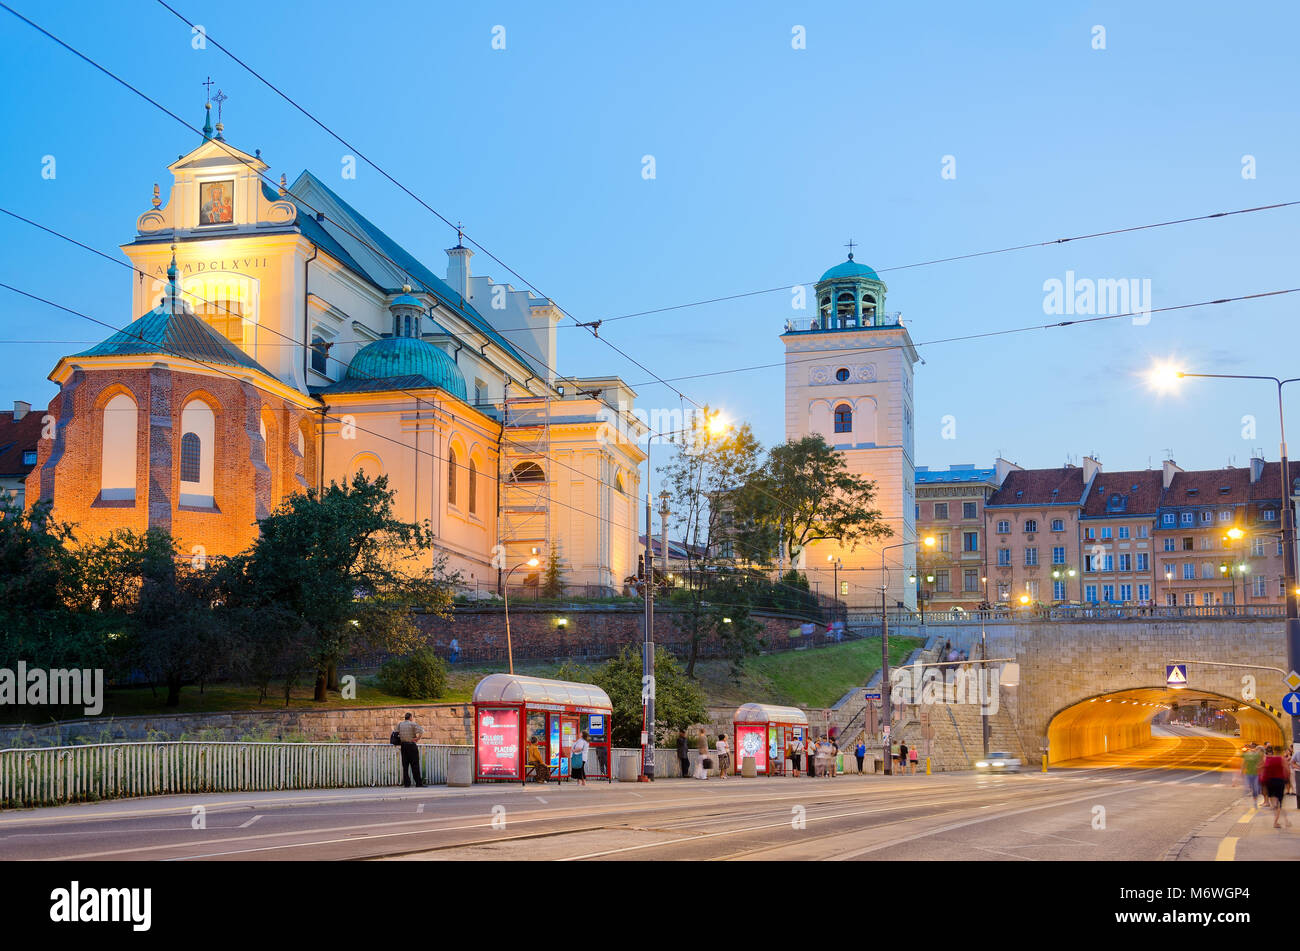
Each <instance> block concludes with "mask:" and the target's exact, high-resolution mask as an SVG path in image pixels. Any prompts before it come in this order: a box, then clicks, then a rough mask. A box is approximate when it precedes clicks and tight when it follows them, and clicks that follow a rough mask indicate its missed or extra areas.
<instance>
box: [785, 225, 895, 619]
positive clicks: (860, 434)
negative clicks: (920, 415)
mask: <svg viewBox="0 0 1300 951" xmlns="http://www.w3.org/2000/svg"><path fill="white" fill-rule="evenodd" d="M887 290H888V288H886V286H885V282H884V281H882V280H881V279H880V276H879V275H878V274H877V273H876V272H875V271H874V270H872V269H871V268H870V267H867V266H866V265H865V264H860V263H858V262H857V261H855V260H854V259H853V250H852V242H850V250H849V256H848V259H847V260H846V261H844V262H843V263H841V264H837V265H836V266H835V267H833V268H831V269H830V270H829V271H827V272H826V273H825V274H823V275H822V276H821V280H819V281H818V282H817V283H816V285H814V300H815V302H816V310H815V316H813V317H804V318H798V319H795V320H789V321H787V322H786V326H785V332H784V333H783V334H782V335H781V341H782V343H784V344H785V435H786V438H787V439H803V438H804V437H805V436H810V435H813V434H819V435H821V436H822V438H823V439H825V440H826V443H827V445H829V446H831V447H833V448H835V449H837V450H839V451H840V452H842V453H843V454H844V460H845V463H846V465H847V466H848V469H849V471H850V472H853V473H854V474H856V475H860V476H863V477H865V478H868V479H870V480H871V481H872V482H874V483H875V484H876V496H875V505H876V508H878V509H879V510H880V512H881V515H882V516H883V517H884V520H885V522H886V524H887V525H888V526H889V527H890V529H892V531H893V535H892V536H891V537H889V538H887V539H884V540H882V541H880V542H871V543H859V544H858V546H857V547H856V548H854V549H852V550H850V549H849V548H848V546H847V545H841V544H839V543H838V542H834V541H822V542H815V543H813V544H811V545H809V546H808V548H807V549H806V550H805V552H804V553H803V570H804V571H805V572H806V573H807V576H808V580H809V582H816V583H817V585H816V587H817V590H818V591H819V592H820V593H822V594H829V593H834V594H835V595H836V596H837V597H839V598H840V600H842V601H845V602H847V603H848V604H849V605H850V606H851V607H861V608H865V609H867V610H872V609H874V610H879V608H880V589H881V585H882V583H883V584H884V585H885V586H886V592H885V604H886V606H887V607H888V608H889V609H890V610H893V609H895V608H897V607H898V606H899V605H900V604H901V605H903V606H905V607H907V608H908V609H913V610H914V609H915V608H916V590H917V586H916V585H915V583H913V582H911V581H910V580H909V578H910V577H911V576H912V575H913V574H914V573H915V569H916V546H915V544H913V543H914V542H915V541H916V483H915V468H914V456H913V441H914V427H915V409H914V403H913V395H912V382H913V367H914V366H915V364H916V362H917V359H918V357H917V353H916V348H915V347H914V346H913V344H912V338H911V335H910V334H909V333H908V331H907V327H906V326H905V325H904V324H903V317H902V314H899V313H890V312H888V311H886V310H885V293H886V291H887ZM899 542H907V543H908V544H907V545H905V546H903V547H897V548H891V549H890V550H889V551H887V552H885V567H886V572H885V576H884V578H883V579H882V576H881V572H880V555H881V547H882V546H892V545H897V544H898V543H899ZM837 564H838V566H839V567H838V571H836V570H835V566H836V565H837ZM837 575H838V577H837ZM836 581H838V582H839V587H840V590H839V591H838V592H836V591H835V590H834V588H835V583H836Z"/></svg>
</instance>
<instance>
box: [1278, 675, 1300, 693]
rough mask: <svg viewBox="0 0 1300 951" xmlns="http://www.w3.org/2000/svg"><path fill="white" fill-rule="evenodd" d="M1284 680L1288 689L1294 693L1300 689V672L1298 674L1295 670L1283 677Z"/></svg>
mask: <svg viewBox="0 0 1300 951" xmlns="http://www.w3.org/2000/svg"><path fill="white" fill-rule="evenodd" d="M1282 682H1283V683H1284V684H1286V686H1287V689H1288V690H1290V691H1291V692H1292V693H1294V692H1295V691H1297V690H1300V674H1297V673H1296V672H1295V671H1294V670H1293V671H1291V673H1289V674H1287V675H1286V677H1284V678H1283V680H1282Z"/></svg>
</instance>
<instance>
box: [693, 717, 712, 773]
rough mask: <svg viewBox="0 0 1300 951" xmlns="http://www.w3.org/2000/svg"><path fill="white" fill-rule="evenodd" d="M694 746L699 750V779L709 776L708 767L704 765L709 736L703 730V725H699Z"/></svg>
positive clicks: (706, 760) (707, 751)
mask: <svg viewBox="0 0 1300 951" xmlns="http://www.w3.org/2000/svg"><path fill="white" fill-rule="evenodd" d="M695 748H696V749H697V750H699V751H700V766H699V773H698V775H699V777H700V779H708V778H709V768H708V767H707V766H706V765H705V763H707V762H708V761H709V736H708V734H707V733H705V732H704V727H700V733H699V735H698V736H697V737H696V738H695Z"/></svg>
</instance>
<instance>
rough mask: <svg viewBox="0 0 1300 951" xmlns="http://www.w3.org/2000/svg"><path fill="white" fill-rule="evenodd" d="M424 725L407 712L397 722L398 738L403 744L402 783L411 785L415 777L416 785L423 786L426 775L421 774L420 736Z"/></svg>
mask: <svg viewBox="0 0 1300 951" xmlns="http://www.w3.org/2000/svg"><path fill="white" fill-rule="evenodd" d="M423 734H424V727H422V726H420V724H418V723H416V722H415V720H414V718H413V717H412V715H411V714H409V713H408V714H407V715H406V717H405V719H403V720H402V722H401V723H399V724H397V738H398V739H399V740H400V741H401V744H402V785H403V786H410V785H411V779H412V778H414V780H415V785H417V786H423V785H424V777H423V776H422V775H421V774H420V746H419V744H420V737H421V736H422V735H423Z"/></svg>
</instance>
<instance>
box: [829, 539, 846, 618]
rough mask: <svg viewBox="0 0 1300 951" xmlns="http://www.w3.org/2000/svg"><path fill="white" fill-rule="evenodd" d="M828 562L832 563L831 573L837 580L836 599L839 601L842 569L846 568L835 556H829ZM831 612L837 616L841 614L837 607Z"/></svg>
mask: <svg viewBox="0 0 1300 951" xmlns="http://www.w3.org/2000/svg"><path fill="white" fill-rule="evenodd" d="M826 560H827V561H829V562H830V563H831V573H832V575H833V577H834V579H835V595H834V599H835V600H836V601H838V600H839V599H840V569H841V568H843V567H844V562H843V561H842V560H841V559H839V558H836V557H835V556H834V555H827V556H826ZM831 611H832V612H834V613H835V614H839V611H838V610H837V609H836V608H835V607H832V608H831ZM837 620H838V618H837Z"/></svg>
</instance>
